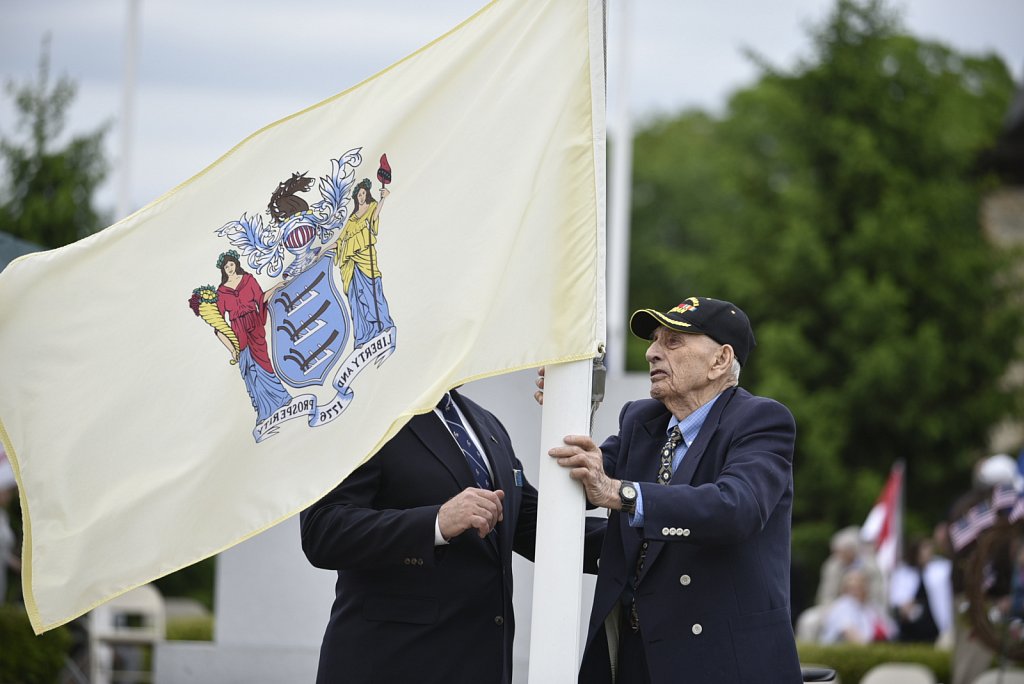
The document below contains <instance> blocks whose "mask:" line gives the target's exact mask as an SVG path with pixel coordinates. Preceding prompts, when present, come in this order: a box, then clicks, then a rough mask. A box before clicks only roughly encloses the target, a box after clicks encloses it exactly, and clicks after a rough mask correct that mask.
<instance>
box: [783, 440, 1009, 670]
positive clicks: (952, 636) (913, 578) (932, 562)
mask: <svg viewBox="0 0 1024 684" xmlns="http://www.w3.org/2000/svg"><path fill="white" fill-rule="evenodd" d="M1022 491H1024V486H1022V478H1021V474H1020V469H1019V465H1018V461H1017V460H1016V459H1014V458H1012V457H1010V456H1008V455H1006V454H996V455H994V456H990V457H987V458H985V459H982V460H981V461H979V462H978V464H976V466H975V469H974V473H973V479H972V483H971V486H970V488H969V490H968V491H966V492H965V493H964V494H963V495H962V496H961V497H960V498H958V499H957V500H956V501H954V502H953V503H952V505H951V506H950V509H949V515H948V518H947V519H946V520H941V521H938V522H936V524H935V526H934V529H933V531H932V534H931V536H928V537H917V538H910V539H907V540H906V541H905V542H904V544H903V557H902V559H901V560H900V562H899V563H897V565H896V567H894V568H893V569H892V570H891V572H889V573H886V572H883V571H882V569H880V568H879V565H878V561H877V558H876V555H875V552H874V548H873V546H872V545H871V544H869V543H866V542H864V541H863V540H862V536H861V528H860V527H857V526H851V527H846V528H843V529H841V530H839V531H837V532H836V533H835V534H834V535H833V536H832V538H831V544H830V554H829V556H828V558H827V559H826V560H825V562H824V563H823V564H822V566H821V572H820V578H819V584H818V593H817V596H816V597H815V604H814V605H813V606H812V607H810V608H808V609H806V610H804V611H802V612H801V613H800V614H799V616H798V617H797V621H796V634H797V639H798V640H800V641H804V642H816V643H820V644H836V643H853V644H868V643H873V642H880V641H900V642H917V643H930V644H933V645H934V646H935V647H936V648H941V649H947V650H950V651H951V657H952V669H953V677H952V684H968V683H970V682H972V681H974V680H975V678H976V677H977V676H978V675H979V674H981V673H982V672H984V671H985V670H986V669H988V668H989V667H992V666H993V664H994V663H996V662H999V661H1001V660H1002V661H1005V660H1007V659H1008V656H1012V655H1013V653H1012V651H1013V650H1014V649H1013V646H1014V645H1015V644H1020V643H1024V543H1022V541H1021V540H1019V539H1017V538H1016V537H1017V536H1018V533H1017V532H1016V531H1015V527H1014V526H1013V525H1012V524H1008V522H1007V521H1009V523H1013V522H1014V514H1013V513H1011V512H1010V511H1011V505H1010V504H1011V502H1010V501H1007V502H1006V503H1005V507H1004V508H1003V509H1002V510H1001V511H997V509H998V504H996V503H993V504H992V505H990V504H989V502H994V501H995V499H996V498H998V497H999V496H1000V495H1004V494H1005V493H1007V492H1011V493H1012V502H1013V503H1016V502H1024V499H1021V498H1020V497H1021V494H1022ZM994 492H996V493H997V494H996V495H994ZM1017 505H1018V506H1020V505H1021V504H1017ZM1012 510H1013V511H1016V510H1017V509H1016V508H1013V509H1012ZM1000 521H1001V522H1000ZM951 528H954V529H955V530H956V532H954V534H953V535H952V537H951V534H950V530H951ZM993 529H995V530H997V531H998V532H999V535H996V534H993V533H991V532H990V534H989V539H994V538H996V537H997V536H998V537H999V539H998V540H997V542H992V541H990V542H987V543H986V546H985V549H984V550H983V551H981V552H979V551H978V548H979V547H978V541H977V540H978V539H980V538H981V535H982V534H983V533H985V532H986V531H987V530H993ZM958 535H959V537H958ZM954 542H955V543H954ZM979 553H984V554H987V555H986V557H985V558H983V559H982V560H981V562H980V563H979V562H978V560H977V558H976V556H977V554H979ZM979 568H980V570H979ZM972 582H973V583H974V584H972ZM975 584H976V585H978V586H975ZM972 601H973V602H975V603H979V602H980V603H983V605H982V606H981V610H978V609H975V610H972ZM979 615H983V616H984V618H983V619H985V620H988V621H989V624H979V622H978V621H979V617H978V616H979ZM993 634H996V635H998V638H997V639H993V638H992V635H993ZM986 637H987V638H986Z"/></svg>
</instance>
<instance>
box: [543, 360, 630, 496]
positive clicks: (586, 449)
mask: <svg viewBox="0 0 1024 684" xmlns="http://www.w3.org/2000/svg"><path fill="white" fill-rule="evenodd" d="M541 381H543V378H542V379H541ZM564 441H565V446H560V447H555V448H553V449H551V450H549V451H548V456H551V457H552V458H554V459H556V460H557V461H558V465H560V466H562V467H563V468H569V469H570V470H569V477H571V478H572V479H574V480H579V481H580V482H581V483H583V489H584V490H585V491H586V493H587V501H589V502H590V503H592V504H594V505H595V506H602V507H604V508H610V509H612V510H616V511H617V510H619V509H621V508H622V502H621V501H620V500H619V484H620V483H619V481H618V480H613V479H612V478H610V477H608V476H607V475H606V474H605V472H604V459H603V458H602V456H601V449H599V448H598V446H597V445H596V444H594V440H592V439H590V437H587V436H586V435H567V436H566V438H565V440H564Z"/></svg>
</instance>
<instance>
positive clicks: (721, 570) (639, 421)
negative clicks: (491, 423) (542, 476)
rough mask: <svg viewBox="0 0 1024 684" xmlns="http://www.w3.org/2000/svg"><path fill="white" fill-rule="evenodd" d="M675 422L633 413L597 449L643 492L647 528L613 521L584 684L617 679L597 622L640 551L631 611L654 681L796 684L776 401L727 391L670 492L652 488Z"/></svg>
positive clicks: (637, 408) (664, 413)
mask: <svg viewBox="0 0 1024 684" xmlns="http://www.w3.org/2000/svg"><path fill="white" fill-rule="evenodd" d="M670 418H671V415H670V413H669V411H668V410H667V409H666V408H665V406H664V405H662V404H661V403H660V402H658V401H654V400H650V399H647V400H643V401H636V402H632V403H629V404H627V405H626V406H625V407H624V408H623V409H622V412H621V414H620V416H619V434H618V435H615V436H613V437H611V438H609V439H608V440H607V441H605V443H604V444H603V445H602V446H601V449H602V451H603V453H604V464H605V470H606V471H607V472H608V474H609V475H611V476H612V477H615V478H617V479H624V480H632V481H636V482H640V483H641V485H640V489H641V492H642V495H643V505H644V526H643V527H642V528H633V527H630V526H629V520H628V516H627V515H625V514H620V513H619V512H613V513H612V514H611V517H610V519H609V521H608V530H607V533H606V536H605V541H604V547H603V549H602V552H601V565H600V571H599V573H598V578H597V587H596V590H595V594H594V605H593V609H592V611H591V617H590V626H589V630H588V635H587V644H586V647H585V649H584V655H583V663H582V667H581V670H580V678H579V679H580V682H582V683H585V684H603V683H605V682H609V683H610V682H611V676H610V674H609V670H610V666H609V658H608V644H607V637H606V634H605V631H604V621H605V618H606V617H607V616H608V615H609V613H610V612H611V611H612V609H613V608H614V607H615V605H616V603H617V602H619V601H620V597H621V596H622V592H623V589H624V588H625V586H626V583H627V582H628V581H629V578H630V576H631V574H632V572H633V569H634V568H635V566H636V561H637V558H638V555H639V552H640V545H641V543H642V542H643V541H644V540H648V542H649V547H648V551H647V559H646V562H645V567H644V570H643V571H642V572H641V574H640V578H639V579H640V583H639V587H638V590H637V597H636V601H637V611H638V613H639V616H640V624H641V634H642V637H643V645H644V649H645V653H646V656H647V663H648V667H649V670H650V674H651V680H652V682H654V683H655V684H659V683H662V682H677V681H685V682H687V683H688V684H731V683H733V682H737V683H744V682H751V683H753V682H757V683H758V684H762V683H763V682H794V683H796V682H801V681H802V677H801V674H800V663H799V658H798V656H797V651H796V641H795V639H794V636H793V629H792V626H791V625H792V623H791V621H790V612H789V566H790V526H791V517H792V506H793V469H792V466H793V446H794V441H795V436H796V426H795V423H794V421H793V416H792V414H790V412H789V410H788V409H787V408H786V407H785V406H783V405H782V404H780V403H778V402H776V401H773V400H771V399H766V398H763V397H755V396H753V395H751V394H750V393H749V392H747V391H746V390H743V389H739V388H731V389H728V390H726V391H725V392H723V393H722V394H721V395H720V396H719V398H718V399H717V401H716V402H715V404H714V406H713V407H712V409H711V412H710V413H709V414H708V416H707V419H706V420H705V421H704V425H703V427H702V428H701V430H700V432H699V433H698V435H697V437H696V439H695V440H694V442H693V444H692V445H690V447H689V449H688V450H687V452H686V455H685V457H684V458H683V461H682V463H681V464H680V466H679V468H678V469H677V471H676V472H675V473H674V474H673V477H672V481H671V483H670V484H669V485H668V486H666V485H659V484H656V483H655V482H654V480H655V478H656V476H657V472H658V468H659V466H660V455H659V454H660V451H661V448H662V446H663V445H664V443H665V440H666V436H667V435H666V429H667V427H668V423H669V419H670Z"/></svg>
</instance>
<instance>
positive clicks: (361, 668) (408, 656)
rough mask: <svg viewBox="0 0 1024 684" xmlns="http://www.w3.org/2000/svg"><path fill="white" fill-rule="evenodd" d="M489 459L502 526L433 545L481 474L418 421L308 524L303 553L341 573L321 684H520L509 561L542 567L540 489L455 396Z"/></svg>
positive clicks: (307, 515)
mask: <svg viewBox="0 0 1024 684" xmlns="http://www.w3.org/2000/svg"><path fill="white" fill-rule="evenodd" d="M452 396H453V397H454V399H455V401H456V402H457V403H458V405H459V408H460V409H461V410H462V413H463V414H464V415H465V416H466V419H467V420H468V421H469V423H470V426H471V427H472V429H473V431H474V432H475V433H476V434H477V437H478V438H479V440H480V442H481V444H482V445H483V447H484V450H485V451H486V452H487V455H488V456H489V460H490V463H491V468H492V470H493V474H494V480H493V481H494V484H495V488H496V489H501V490H503V491H504V492H505V500H504V519H503V520H502V522H500V523H498V526H497V528H496V530H495V531H494V532H492V533H491V534H489V535H488V536H487V537H486V538H484V539H481V538H480V537H479V535H478V534H477V532H476V530H472V529H471V530H468V531H466V532H464V533H463V534H461V535H459V536H458V537H456V538H454V539H452V540H451V543H450V544H448V545H446V546H439V547H435V546H434V525H435V520H436V518H437V511H438V509H439V508H440V507H441V505H442V504H443V503H444V502H446V501H447V500H448V499H450V498H452V497H453V496H455V495H456V494H458V493H459V492H461V491H462V490H463V489H465V488H466V487H474V486H476V485H475V482H474V480H473V474H472V472H471V471H470V468H469V465H468V463H467V462H466V458H465V456H464V455H463V453H462V451H461V450H460V449H459V447H458V445H457V444H456V443H455V440H454V439H453V438H452V435H451V433H450V432H448V430H447V428H446V427H445V426H444V424H443V423H442V422H441V420H440V419H439V418H438V417H437V416H436V415H435V414H433V413H428V414H424V415H420V416H415V417H413V418H412V419H411V420H410V421H409V423H408V424H407V425H406V426H405V427H403V428H402V429H401V430H400V431H399V432H398V434H396V435H395V436H394V437H393V438H392V439H391V440H390V441H389V442H388V443H387V444H385V445H384V446H383V447H382V448H381V450H380V451H379V452H378V453H377V454H376V455H375V456H374V457H373V458H371V459H370V460H369V461H367V462H366V463H365V464H363V465H362V466H360V467H359V468H357V469H356V470H355V471H354V472H353V473H352V474H351V475H350V476H349V477H348V478H347V479H345V481H344V482H342V483H341V484H340V485H339V486H338V487H337V488H336V489H334V490H333V491H332V492H331V493H330V494H328V495H327V496H326V497H324V498H323V499H322V500H321V501H319V502H317V503H316V504H314V505H313V506H311V507H310V508H309V509H308V510H306V511H304V512H303V513H302V514H301V518H300V519H301V530H302V548H303V551H304V552H305V553H306V556H307V558H308V559H309V561H310V562H311V563H312V564H313V565H315V566H316V567H319V568H326V569H331V570H337V571H338V581H337V585H336V597H335V601H334V606H333V608H332V610H331V616H330V621H329V623H328V625H327V630H326V633H325V634H324V640H323V646H322V647H321V651H320V665H319V670H318V673H317V682H318V683H319V684H333V683H334V682H353V683H358V684H367V683H371V684H372V683H375V682H380V683H382V684H394V683H396V682H420V683H423V682H438V683H441V682H445V683H450V682H486V683H488V684H490V683H492V682H493V683H498V682H502V683H508V682H510V681H511V678H512V639H513V632H514V628H515V620H514V617H513V614H512V552H513V551H515V552H517V553H519V554H521V555H523V556H525V557H526V558H529V559H531V560H532V559H533V553H534V543H535V538H536V525H537V491H536V490H535V489H534V488H533V486H531V485H530V483H529V482H527V481H526V480H525V478H523V479H522V480H521V485H517V484H516V480H515V475H514V471H515V470H519V471H522V468H523V466H522V464H521V463H520V462H519V460H518V459H517V458H516V456H515V454H514V453H513V450H512V443H511V440H510V439H509V436H508V433H507V432H506V431H505V428H504V426H502V424H501V423H500V422H499V421H498V419H497V418H496V417H495V416H494V415H492V414H491V413H489V412H488V411H486V410H484V409H483V408H482V407H481V406H479V405H478V404H476V403H474V402H473V401H470V400H469V399H467V398H465V397H462V396H460V395H459V394H457V393H456V392H452Z"/></svg>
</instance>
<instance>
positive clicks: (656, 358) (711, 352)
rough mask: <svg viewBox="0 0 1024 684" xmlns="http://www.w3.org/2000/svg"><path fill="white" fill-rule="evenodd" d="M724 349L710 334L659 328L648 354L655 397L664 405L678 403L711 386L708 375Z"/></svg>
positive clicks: (652, 391) (653, 397)
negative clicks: (677, 401) (720, 348)
mask: <svg viewBox="0 0 1024 684" xmlns="http://www.w3.org/2000/svg"><path fill="white" fill-rule="evenodd" d="M720 346H721V345H719V344H718V343H717V342H715V341H714V340H713V339H711V338H710V337H708V336H707V335H699V334H694V333H682V332H676V331H675V330H669V329H668V328H666V327H664V326H658V327H657V328H656V329H655V331H654V333H653V335H651V345H650V346H649V347H648V348H647V355H646V356H647V363H648V364H650V367H651V398H652V399H657V400H659V401H661V402H663V403H664V402H666V401H673V400H678V399H682V398H683V397H686V396H688V395H690V394H693V393H694V392H696V391H699V390H701V389H703V388H705V387H707V386H708V385H709V384H711V380H710V378H709V377H708V372H709V371H710V369H711V366H712V364H713V362H714V357H715V353H716V352H717V351H718V349H719V347H720Z"/></svg>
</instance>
